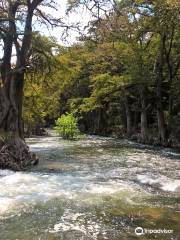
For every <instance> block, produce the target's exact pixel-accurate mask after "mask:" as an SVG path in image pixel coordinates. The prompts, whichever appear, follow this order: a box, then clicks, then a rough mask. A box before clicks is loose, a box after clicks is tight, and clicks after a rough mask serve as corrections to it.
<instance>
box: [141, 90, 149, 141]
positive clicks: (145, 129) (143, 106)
mask: <svg viewBox="0 0 180 240" xmlns="http://www.w3.org/2000/svg"><path fill="white" fill-rule="evenodd" d="M146 93H147V92H146V88H145V87H144V86H141V88H140V98H141V142H142V143H148V123H147V103H146Z"/></svg>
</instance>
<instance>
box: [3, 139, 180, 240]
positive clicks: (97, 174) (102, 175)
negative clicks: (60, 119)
mask: <svg viewBox="0 0 180 240" xmlns="http://www.w3.org/2000/svg"><path fill="white" fill-rule="evenodd" d="M28 144H29V146H30V149H31V150H32V151H34V152H36V153H37V154H38V156H39V157H40V159H41V160H40V163H39V165H38V166H37V167H35V168H34V169H31V170H30V171H28V172H13V171H9V170H0V240H56V239H58V240H59V239H60V240H61V239H62V240H91V239H94V240H96V239H97V240H105V239H107V240H120V239H122V240H133V239H143V240H144V239H158V240H161V239H162V240H164V239H171V240H173V239H174V240H178V239H180V235H179V234H180V232H179V230H180V211H179V210H180V208H179V200H180V180H179V179H180V154H178V153H176V152H172V151H170V150H168V149H160V148H149V147H147V146H142V145H138V144H135V143H132V142H128V141H125V140H115V139H112V138H103V137H95V136H88V137H87V138H84V139H81V140H78V141H65V140H62V139H60V138H58V137H57V136H49V137H40V138H31V139H28ZM136 227H142V228H143V229H166V230H171V231H170V232H168V233H161V234H160V233H146V234H142V235H141V236H137V235H136V234H135V228H136Z"/></svg>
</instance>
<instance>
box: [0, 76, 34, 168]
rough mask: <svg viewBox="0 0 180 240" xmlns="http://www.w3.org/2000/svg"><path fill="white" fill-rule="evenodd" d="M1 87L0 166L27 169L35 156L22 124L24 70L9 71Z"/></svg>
mask: <svg viewBox="0 0 180 240" xmlns="http://www.w3.org/2000/svg"><path fill="white" fill-rule="evenodd" d="M5 77H6V79H4V81H3V82H4V85H3V84H2V85H1V88H0V131H1V139H0V168H9V169H13V170H22V169H26V168H27V167H28V166H30V165H32V164H33V162H34V160H35V159H34V158H33V157H32V156H31V154H30V153H29V149H28V146H27V145H26V144H25V141H24V136H23V126H22V117H21V116H22V99H23V82H24V73H23V72H9V73H8V75H7V74H6V75H5Z"/></svg>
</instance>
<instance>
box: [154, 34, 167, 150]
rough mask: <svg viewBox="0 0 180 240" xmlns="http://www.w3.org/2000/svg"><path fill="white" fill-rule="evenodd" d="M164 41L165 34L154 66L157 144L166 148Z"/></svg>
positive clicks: (161, 39)
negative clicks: (163, 100)
mask: <svg viewBox="0 0 180 240" xmlns="http://www.w3.org/2000/svg"><path fill="white" fill-rule="evenodd" d="M165 41H166V36H165V34H161V36H160V48H159V54H158V55H159V56H158V59H157V64H156V104H157V121H158V132H159V143H160V144H161V145H163V146H167V137H166V124H165V117H164V110H163V104H162V83H163V67H164V45H165Z"/></svg>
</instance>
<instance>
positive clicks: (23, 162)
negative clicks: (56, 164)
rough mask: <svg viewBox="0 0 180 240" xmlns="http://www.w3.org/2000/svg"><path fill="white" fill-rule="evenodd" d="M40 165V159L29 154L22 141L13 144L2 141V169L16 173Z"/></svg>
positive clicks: (0, 158) (0, 145) (0, 164)
mask: <svg viewBox="0 0 180 240" xmlns="http://www.w3.org/2000/svg"><path fill="white" fill-rule="evenodd" d="M37 163H38V158H37V157H36V155H35V154H34V153H33V154H31V153H30V152H29V148H28V146H27V145H26V144H25V142H24V141H23V140H22V139H19V138H18V139H14V140H13V141H11V143H4V142H2V141H0V168H1V169H11V170H15V171H20V170H27V169H28V168H30V167H31V166H33V165H36V164H37Z"/></svg>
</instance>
